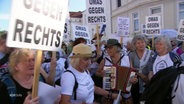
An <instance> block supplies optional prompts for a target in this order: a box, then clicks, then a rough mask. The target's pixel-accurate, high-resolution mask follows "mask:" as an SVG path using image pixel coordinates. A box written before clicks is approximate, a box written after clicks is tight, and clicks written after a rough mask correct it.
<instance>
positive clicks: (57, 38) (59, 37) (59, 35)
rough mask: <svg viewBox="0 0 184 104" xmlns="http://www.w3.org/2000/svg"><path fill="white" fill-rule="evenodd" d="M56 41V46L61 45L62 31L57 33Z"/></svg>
mask: <svg viewBox="0 0 184 104" xmlns="http://www.w3.org/2000/svg"><path fill="white" fill-rule="evenodd" d="M56 40H57V41H56V42H55V46H56V47H59V45H60V44H61V32H60V31H58V32H57V34H56Z"/></svg>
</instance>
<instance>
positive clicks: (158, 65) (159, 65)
mask: <svg viewBox="0 0 184 104" xmlns="http://www.w3.org/2000/svg"><path fill="white" fill-rule="evenodd" d="M173 65H174V63H173V62H172V60H171V58H170V55H169V53H168V54H166V55H164V56H159V55H158V56H157V57H156V59H155V62H154V63H153V74H156V73H157V72H158V71H160V70H162V69H165V68H168V67H170V66H173Z"/></svg>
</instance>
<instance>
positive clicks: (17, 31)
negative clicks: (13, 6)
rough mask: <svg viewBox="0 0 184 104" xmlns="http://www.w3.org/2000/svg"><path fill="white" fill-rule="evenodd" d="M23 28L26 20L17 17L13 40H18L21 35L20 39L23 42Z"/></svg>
mask: <svg viewBox="0 0 184 104" xmlns="http://www.w3.org/2000/svg"><path fill="white" fill-rule="evenodd" d="M23 28H24V22H23V21H22V20H19V19H16V21H15V29H14V30H15V31H14V37H13V41H17V37H19V40H18V41H20V42H22V34H23V33H22V31H23Z"/></svg>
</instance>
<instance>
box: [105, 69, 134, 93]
mask: <svg viewBox="0 0 184 104" xmlns="http://www.w3.org/2000/svg"><path fill="white" fill-rule="evenodd" d="M104 71H105V76H104V77H103V89H106V90H121V91H122V92H124V93H127V92H130V89H131V86H132V84H131V83H130V78H131V77H133V76H134V75H135V74H136V72H135V70H134V69H132V68H129V67H124V66H117V67H115V66H105V67H104Z"/></svg>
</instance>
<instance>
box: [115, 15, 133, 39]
mask: <svg viewBox="0 0 184 104" xmlns="http://www.w3.org/2000/svg"><path fill="white" fill-rule="evenodd" d="M117 24H118V25H117V34H118V35H119V36H128V34H129V24H130V19H129V18H123V17H118V18H117Z"/></svg>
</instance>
